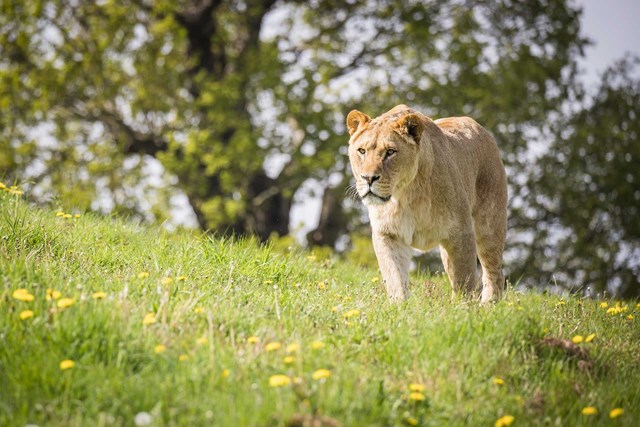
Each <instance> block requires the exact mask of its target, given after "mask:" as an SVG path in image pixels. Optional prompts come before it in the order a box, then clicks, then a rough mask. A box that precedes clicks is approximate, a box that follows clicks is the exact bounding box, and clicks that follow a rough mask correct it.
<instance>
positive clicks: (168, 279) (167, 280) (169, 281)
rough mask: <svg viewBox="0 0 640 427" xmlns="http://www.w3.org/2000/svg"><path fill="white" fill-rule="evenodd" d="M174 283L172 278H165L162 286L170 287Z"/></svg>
mask: <svg viewBox="0 0 640 427" xmlns="http://www.w3.org/2000/svg"><path fill="white" fill-rule="evenodd" d="M172 283H173V279H172V278H171V277H165V278H164V279H162V284H163V285H165V286H166V285H170V284H172Z"/></svg>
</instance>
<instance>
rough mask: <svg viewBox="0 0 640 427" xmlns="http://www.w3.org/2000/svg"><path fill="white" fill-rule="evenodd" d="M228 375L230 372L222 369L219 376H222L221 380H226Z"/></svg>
mask: <svg viewBox="0 0 640 427" xmlns="http://www.w3.org/2000/svg"><path fill="white" fill-rule="evenodd" d="M230 374H231V372H230V371H229V370H228V369H223V370H222V373H221V374H220V375H221V376H222V378H227V377H228V376H229V375H230Z"/></svg>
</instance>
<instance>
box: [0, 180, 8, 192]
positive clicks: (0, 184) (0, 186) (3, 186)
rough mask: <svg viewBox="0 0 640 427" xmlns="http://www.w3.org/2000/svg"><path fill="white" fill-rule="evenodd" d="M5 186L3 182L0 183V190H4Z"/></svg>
mask: <svg viewBox="0 0 640 427" xmlns="http://www.w3.org/2000/svg"><path fill="white" fill-rule="evenodd" d="M6 189H7V186H6V184H5V183H4V182H2V181H0V190H6Z"/></svg>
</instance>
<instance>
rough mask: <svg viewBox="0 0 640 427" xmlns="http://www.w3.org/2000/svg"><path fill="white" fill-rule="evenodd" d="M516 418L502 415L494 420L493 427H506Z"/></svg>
mask: <svg viewBox="0 0 640 427" xmlns="http://www.w3.org/2000/svg"><path fill="white" fill-rule="evenodd" d="M515 420H516V417H514V416H513V415H504V416H502V417H500V418H498V419H497V420H496V423H495V427H508V426H510V425H511V424H513V422H514V421H515Z"/></svg>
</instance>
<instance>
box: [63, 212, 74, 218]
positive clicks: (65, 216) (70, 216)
mask: <svg viewBox="0 0 640 427" xmlns="http://www.w3.org/2000/svg"><path fill="white" fill-rule="evenodd" d="M62 217H63V218H64V219H69V218H73V215H71V214H68V213H66V214H64V215H62Z"/></svg>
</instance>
